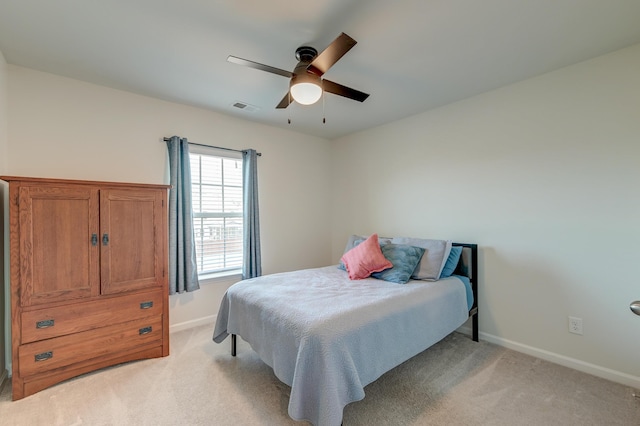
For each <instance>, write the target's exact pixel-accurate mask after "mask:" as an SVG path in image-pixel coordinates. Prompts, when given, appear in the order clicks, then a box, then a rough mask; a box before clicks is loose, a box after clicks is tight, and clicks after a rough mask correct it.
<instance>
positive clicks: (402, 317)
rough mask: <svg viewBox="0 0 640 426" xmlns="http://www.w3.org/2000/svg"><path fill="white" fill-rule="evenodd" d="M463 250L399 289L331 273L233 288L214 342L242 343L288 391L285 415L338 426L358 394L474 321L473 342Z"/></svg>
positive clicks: (471, 280) (472, 305)
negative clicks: (427, 277)
mask: <svg viewBox="0 0 640 426" xmlns="http://www.w3.org/2000/svg"><path fill="white" fill-rule="evenodd" d="M452 246H453V247H460V248H461V252H462V253H461V255H460V258H459V261H458V263H457V264H456V266H455V272H454V273H453V274H452V275H451V276H449V277H447V278H443V279H439V280H436V281H422V280H421V281H418V280H410V281H408V282H407V283H406V284H405V285H398V284H396V283H392V282H388V281H384V280H380V279H375V278H366V279H359V280H355V281H354V280H350V279H349V276H348V275H347V273H346V272H345V271H343V270H340V269H339V268H337V267H336V266H335V265H333V266H328V267H324V268H315V269H307V270H301V271H293V272H286V273H279V274H272V275H266V276H262V277H258V278H253V279H248V280H244V281H240V282H238V283H236V284H234V285H232V286H231V287H230V288H229V289H228V290H227V292H226V293H225V295H224V297H223V299H222V302H221V305H220V310H219V313H218V318H217V321H216V324H215V329H214V334H213V340H214V341H215V342H216V343H221V342H222V341H224V340H225V339H226V337H228V336H229V335H230V336H231V346H232V347H231V355H233V356H235V354H236V335H237V336H240V337H241V338H242V339H243V340H245V341H246V342H248V343H249V344H250V346H251V347H252V349H253V350H254V351H255V352H256V353H257V354H258V355H259V357H260V358H261V359H262V360H263V361H264V362H265V363H266V364H267V365H269V366H270V367H271V368H272V369H273V371H274V374H275V375H276V377H278V379H279V380H281V381H282V382H283V383H285V384H287V385H289V386H290V387H291V394H290V399H289V407H288V413H289V416H290V417H291V418H293V419H295V420H307V421H310V422H311V423H313V424H314V425H316V426H336V425H340V424H341V422H342V412H343V409H344V407H345V406H346V405H347V404H349V403H351V402H354V401H359V400H361V399H363V398H364V396H365V394H364V387H365V386H366V385H367V384H369V383H371V382H373V381H375V380H376V379H377V378H378V377H380V376H381V375H382V374H384V373H385V372H387V371H389V370H391V369H392V368H394V367H396V366H397V365H399V364H401V363H403V362H404V361H406V360H408V359H410V358H412V357H413V356H415V355H417V354H418V353H420V352H422V351H424V350H425V349H427V348H428V347H430V346H432V345H433V344H435V343H437V342H438V341H440V340H441V339H443V338H444V337H446V336H447V335H449V334H450V333H452V332H453V331H455V330H456V329H458V328H459V327H460V326H461V325H463V324H464V323H465V322H466V321H467V320H468V319H469V318H470V317H471V318H472V339H473V340H475V341H478V307H477V300H478V274H477V265H478V263H477V245H475V244H458V243H453V244H452Z"/></svg>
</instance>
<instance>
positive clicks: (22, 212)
mask: <svg viewBox="0 0 640 426" xmlns="http://www.w3.org/2000/svg"><path fill="white" fill-rule="evenodd" d="M0 178H1V179H2V180H4V181H7V182H9V233H10V239H9V240H10V246H9V247H10V280H11V284H10V298H11V344H12V358H11V360H12V376H13V377H12V387H13V399H14V400H17V399H21V398H23V397H25V396H28V395H31V394H33V393H35V392H38V391H40V390H42V389H44V388H47V387H49V386H51V385H54V384H56V383H59V382H61V381H63V380H66V379H68V378H71V377H74V376H77V375H80V374H83V373H87V372H90V371H93V370H96V369H99V368H103V367H106V366H110V365H114V364H119V363H122V362H126V361H132V360H138V359H145V358H155V357H161V356H167V355H169V309H168V289H167V285H168V284H167V282H168V281H167V275H168V266H167V193H168V188H169V186H167V185H148V184H129V183H116V182H93V181H74V180H62V179H43V178H27V177H13V176H1V177H0Z"/></svg>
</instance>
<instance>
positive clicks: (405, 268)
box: [371, 244, 425, 284]
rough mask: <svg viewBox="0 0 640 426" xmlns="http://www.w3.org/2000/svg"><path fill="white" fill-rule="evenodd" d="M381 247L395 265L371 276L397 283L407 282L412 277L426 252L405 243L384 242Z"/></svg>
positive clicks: (385, 255)
mask: <svg viewBox="0 0 640 426" xmlns="http://www.w3.org/2000/svg"><path fill="white" fill-rule="evenodd" d="M380 248H381V249H382V254H383V255H384V257H386V258H387V259H388V260H389V261H390V262H391V263H392V264H393V267H391V268H388V269H385V270H384V271H382V272H375V273H373V274H371V276H372V277H373V278H377V279H379V280H385V281H390V282H393V283H397V284H405V283H406V282H407V281H409V280H410V279H411V274H413V271H414V270H415V269H416V266H418V263H420V259H421V258H422V255H423V254H424V252H425V249H423V248H421V247H414V246H408V245H404V244H384V245H381V246H380Z"/></svg>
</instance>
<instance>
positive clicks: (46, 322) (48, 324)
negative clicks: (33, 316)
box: [36, 319, 55, 328]
mask: <svg viewBox="0 0 640 426" xmlns="http://www.w3.org/2000/svg"><path fill="white" fill-rule="evenodd" d="M54 322H55V321H54V320H52V319H50V320H43V321H38V322H36V328H48V327H53V325H54V324H53V323H54Z"/></svg>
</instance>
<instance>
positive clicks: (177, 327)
mask: <svg viewBox="0 0 640 426" xmlns="http://www.w3.org/2000/svg"><path fill="white" fill-rule="evenodd" d="M216 317H217V315H209V316H206V317H202V318H197V319H193V320H189V321H184V322H179V323H177V324H171V325H170V326H169V333H176V332H178V331H182V330H188V329H190V328H193V327H198V326H200V325H207V324H210V325H211V332H212V333H213V325H214V323H215V322H216Z"/></svg>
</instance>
